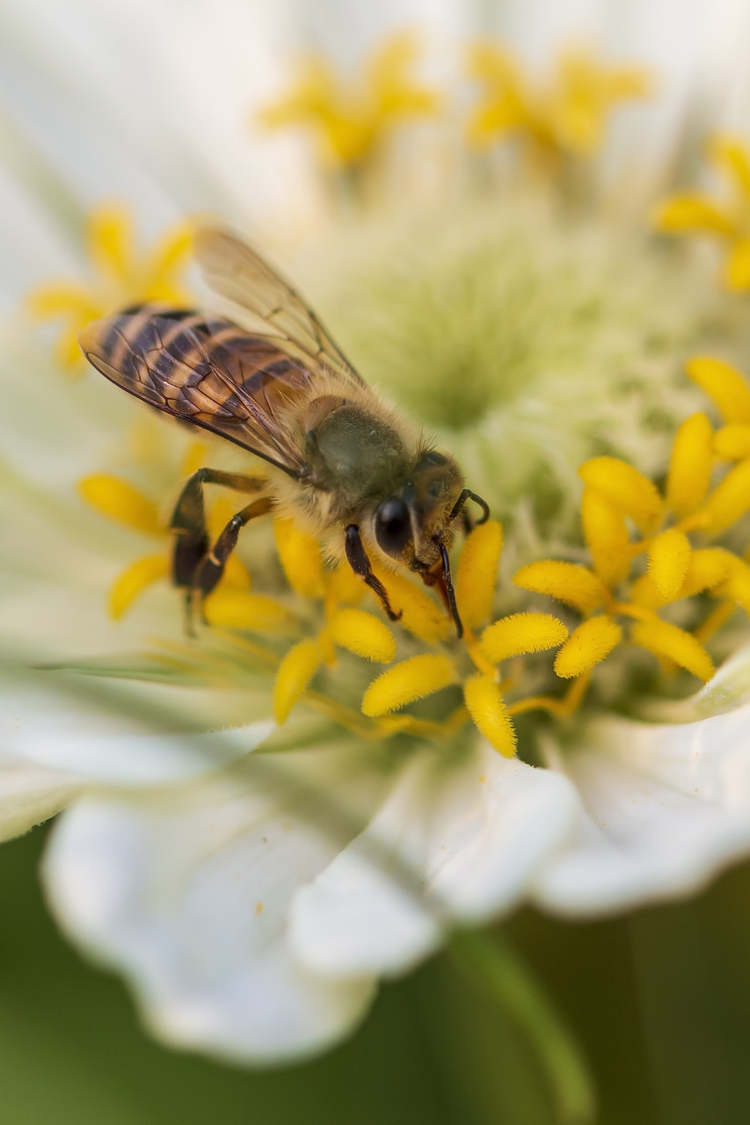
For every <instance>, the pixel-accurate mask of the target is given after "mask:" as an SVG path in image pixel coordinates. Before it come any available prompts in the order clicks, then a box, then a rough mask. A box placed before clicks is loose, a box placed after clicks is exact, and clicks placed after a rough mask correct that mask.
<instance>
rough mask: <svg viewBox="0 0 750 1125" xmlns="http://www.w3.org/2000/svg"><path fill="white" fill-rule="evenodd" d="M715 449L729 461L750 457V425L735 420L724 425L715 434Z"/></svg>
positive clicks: (718, 455)
mask: <svg viewBox="0 0 750 1125" xmlns="http://www.w3.org/2000/svg"><path fill="white" fill-rule="evenodd" d="M714 449H715V451H716V456H717V457H723V458H724V459H725V460H727V461H741V460H742V459H743V458H745V457H750V426H746V425H740V424H739V423H737V422H735V423H733V424H732V425H731V426H722V428H721V429H720V430H717V431H716V434H715V435H714Z"/></svg>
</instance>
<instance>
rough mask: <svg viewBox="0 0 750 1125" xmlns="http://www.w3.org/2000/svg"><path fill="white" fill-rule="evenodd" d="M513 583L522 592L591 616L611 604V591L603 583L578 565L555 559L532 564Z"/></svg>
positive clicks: (522, 569) (516, 575) (514, 576)
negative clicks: (559, 603) (569, 606)
mask: <svg viewBox="0 0 750 1125" xmlns="http://www.w3.org/2000/svg"><path fill="white" fill-rule="evenodd" d="M513 582H514V584H515V585H516V586H520V587H521V588H522V589H523V590H531V591H532V592H533V593H535V594H546V595H547V596H548V597H550V598H557V600H558V601H560V602H564V603H565V604H566V605H572V606H573V607H574V608H575V609H578V610H580V611H581V613H591V612H592V611H593V610H595V609H599V608H600V607H601V606H603V605H604V604H605V603H606V602H607V601H608V600H609V591H608V590H607V588H606V586H605V585H604V584H603V583H602V581H601V580H600V579H599V578H597V576H596V575H595V574H593V573H592V572H591V571H590V570H588V568H587V567H585V566H579V565H578V563H569V562H558V561H556V560H552V559H550V560H544V561H542V562H535V563H529V565H528V566H522V567H521V569H520V570H518V571H516V573H515V574H514V575H513Z"/></svg>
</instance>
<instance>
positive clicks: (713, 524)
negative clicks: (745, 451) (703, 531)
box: [703, 460, 750, 535]
mask: <svg viewBox="0 0 750 1125" xmlns="http://www.w3.org/2000/svg"><path fill="white" fill-rule="evenodd" d="M703 511H705V512H706V514H707V515H708V517H709V524H708V527H709V531H710V533H711V534H712V535H720V534H721V533H722V531H726V530H727V528H729V527H731V526H732V524H733V523H736V522H737V520H739V519H741V518H742V516H744V515H745V514H746V513H747V512H748V511H750V460H748V461H740V462H739V464H737V465H735V467H734V468H733V469H730V470H729V472H728V473H727V475H726V476H725V477H724V479H723V480H722V481H720V482H719V484H717V486H716V488H715V489H714V490H713V491H712V492H710V493H709V494H708V497H707V499H706V502H705V504H704V506H703Z"/></svg>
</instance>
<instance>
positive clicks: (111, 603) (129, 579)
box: [108, 555, 169, 621]
mask: <svg viewBox="0 0 750 1125" xmlns="http://www.w3.org/2000/svg"><path fill="white" fill-rule="evenodd" d="M168 574H169V560H168V559H167V557H166V556H165V555H148V556H147V557H146V558H142V559H138V560H137V561H136V562H134V563H133V564H132V566H129V567H128V568H127V570H125V571H123V573H122V574H121V575H120V577H119V578H118V579H117V581H116V582H115V583H114V585H113V586H112V589H111V590H110V591H109V599H108V609H109V615H110V617H112V618H114V620H115V621H118V620H119V619H120V618H121V617H122V616H123V614H124V613H125V611H126V610H127V609H129V608H130V606H131V605H132V604H133V602H134V601H135V599H136V598H137V597H138V595H139V594H140V593H142V591H143V590H145V589H146V587H148V586H151V585H152V583H154V582H158V581H159V579H161V578H166V577H167V575H168Z"/></svg>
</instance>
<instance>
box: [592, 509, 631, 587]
mask: <svg viewBox="0 0 750 1125" xmlns="http://www.w3.org/2000/svg"><path fill="white" fill-rule="evenodd" d="M581 520H582V522H583V535H584V538H585V540H586V544H587V546H588V548H589V550H590V551H591V558H592V560H593V563H594V570H595V571H596V573H597V574H598V575H599V577H600V578H601V580H602V582H603V583H604V584H605V586H610V587H613V586H618V585H619V584H620V582H622V581H623V579H625V578H626V577H627V575H628V571H629V570H630V563H631V559H632V552H631V550H630V537H629V535H628V529H627V526H626V524H625V519H624V516H623V515H622V512H621V511H620V509H618V508H617V507H615V506H614V505H613V504H612V503H611V502H610V501H609V500H608V499H607V497H606V496H604V494H603V493H601V492H599V490H598V489H596V488H584V490H583V498H582V500H581Z"/></svg>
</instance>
